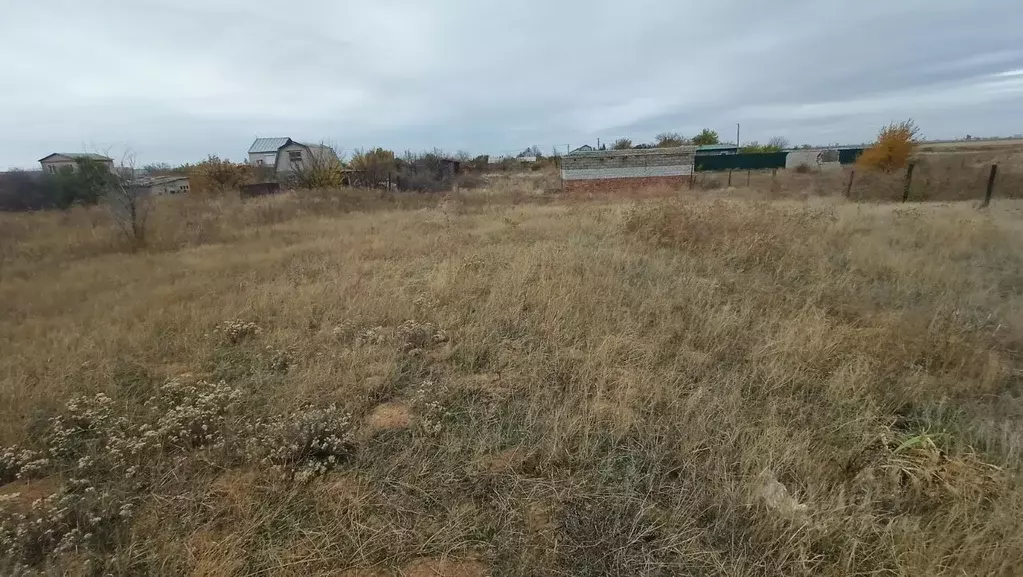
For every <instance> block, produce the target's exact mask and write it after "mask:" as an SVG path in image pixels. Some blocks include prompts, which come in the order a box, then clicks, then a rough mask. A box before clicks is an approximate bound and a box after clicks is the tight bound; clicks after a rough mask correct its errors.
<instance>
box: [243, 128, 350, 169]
mask: <svg viewBox="0 0 1023 577" xmlns="http://www.w3.org/2000/svg"><path fill="white" fill-rule="evenodd" d="M337 161H338V157H337V153H336V152H335V151H334V149H333V148H331V147H329V146H326V145H323V144H308V143H303V142H298V141H295V140H292V139H291V138H288V137H286V136H283V137H274V138H257V139H256V140H255V142H253V143H252V146H250V147H249V164H250V165H252V166H256V167H260V166H266V167H270V168H273V170H274V172H275V173H276V174H277V175H282V174H285V173H294V172H301V171H302V170H303V169H305V168H307V167H310V166H312V165H315V164H323V163H325V162H337Z"/></svg>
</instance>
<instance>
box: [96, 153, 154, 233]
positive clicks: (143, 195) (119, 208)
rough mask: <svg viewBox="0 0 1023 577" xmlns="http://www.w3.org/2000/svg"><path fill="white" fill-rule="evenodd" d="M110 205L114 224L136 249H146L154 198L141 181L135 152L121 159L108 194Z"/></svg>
mask: <svg viewBox="0 0 1023 577" xmlns="http://www.w3.org/2000/svg"><path fill="white" fill-rule="evenodd" d="M107 204H108V205H109V206H110V212H111V214H112V215H113V217H114V223H115V224H116V225H117V227H118V228H119V229H120V230H121V233H122V234H123V235H124V238H125V240H126V241H128V243H129V244H130V245H131V246H132V248H133V249H134V248H141V247H142V246H145V243H146V221H147V220H148V218H149V212H150V209H151V208H152V204H153V199H152V194H151V189H150V188H149V187H148V186H145V182H144V181H142V180H140V179H139V173H138V171H137V170H136V169H135V155H134V153H132V152H127V153H125V155H124V156H123V157H122V158H121V163H120V165H119V166H118V167H117V168H116V170H115V174H114V178H113V179H112V182H111V185H110V187H109V190H108V191H107Z"/></svg>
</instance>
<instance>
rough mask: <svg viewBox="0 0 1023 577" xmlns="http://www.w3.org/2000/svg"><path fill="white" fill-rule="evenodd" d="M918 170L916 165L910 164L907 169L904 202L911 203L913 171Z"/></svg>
mask: <svg viewBox="0 0 1023 577" xmlns="http://www.w3.org/2000/svg"><path fill="white" fill-rule="evenodd" d="M914 168H916V164H915V163H912V162H911V163H909V167H908V168H906V186H905V188H903V189H902V202H908V201H909V187H910V186H911V185H912V184H913V169H914Z"/></svg>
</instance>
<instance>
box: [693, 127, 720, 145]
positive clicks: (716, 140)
mask: <svg viewBox="0 0 1023 577" xmlns="http://www.w3.org/2000/svg"><path fill="white" fill-rule="evenodd" d="M720 143H721V138H720V137H718V133H717V132H715V131H713V130H711V129H709V128H704V129H703V130H701V131H700V133H699V134H697V135H696V136H694V137H693V144H695V145H697V146H705V145H708V144H720Z"/></svg>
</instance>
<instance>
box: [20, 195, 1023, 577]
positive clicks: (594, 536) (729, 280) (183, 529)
mask: <svg viewBox="0 0 1023 577" xmlns="http://www.w3.org/2000/svg"><path fill="white" fill-rule="evenodd" d="M369 195H370V193H365V195H363V194H362V193H358V192H348V193H336V194H331V193H321V194H307V195H301V194H287V195H282V196H280V197H275V198H263V199H259V200H255V201H250V202H247V203H245V204H242V203H241V202H240V201H238V200H233V199H227V198H220V199H212V200H210V199H202V198H171V199H166V201H165V202H161V203H159V204H158V205H157V206H156V207H155V210H154V212H153V214H152V216H151V218H150V223H149V224H150V231H149V237H148V243H149V247H148V248H147V249H146V250H142V251H138V252H134V253H132V252H127V251H125V250H124V249H123V248H122V245H121V243H120V241H119V239H118V238H117V237H116V235H115V233H114V231H113V228H112V226H111V224H110V223H109V221H108V219H107V216H106V215H105V214H104V213H103V212H102V211H101V210H100V209H88V210H87V209H81V210H78V209H76V210H72V211H70V212H68V213H39V214H26V215H8V214H0V255H2V259H3V260H2V261H0V350H2V351H3V354H2V356H0V395H2V398H3V403H0V446H2V447H0V449H2V450H3V456H2V457H0V483H2V484H0V555H2V559H0V574H5V575H7V574H32V573H33V572H38V573H41V574H47V575H106V574H111V575H149V574H151V575H206V576H213V575H303V576H304V575H327V574H329V575H346V576H377V575H381V576H382V575H406V576H416V577H427V576H435V575H447V576H451V577H456V576H457V577H479V576H484V575H573V576H579V575H593V576H596V575H629V576H632V575H683V574H684V575H728V576H733V575H734V576H740V575H741V576H775V575H834V576H839V575H843V576H844V575H892V576H896V575H898V576H928V577H930V576H937V575H949V576H952V575H956V576H961V575H999V576H1002V575H1015V574H1019V572H1020V560H1021V559H1023V487H1021V486H1020V479H1021V477H1020V474H1021V465H1020V457H1021V451H1023V359H1021V354H1020V351H1021V346H1023V308H1021V307H1023V254H1021V253H1020V251H1019V246H1020V244H1021V242H1023V204H1020V202H1019V201H1014V200H998V199H996V202H995V203H994V205H993V206H992V207H991V208H990V209H989V210H987V211H984V212H979V211H977V210H974V209H973V208H972V206H971V204H970V203H967V202H960V203H947V204H936V203H935V204H915V205H891V204H888V205H886V204H852V203H847V202H845V201H843V200H839V199H835V198H813V197H811V198H809V199H808V200H800V201H795V200H784V199H782V200H771V201H761V200H755V199H747V200H722V199H713V198H707V196H709V195H708V194H706V193H694V194H692V195H689V194H688V193H685V196H682V197H679V196H677V195H675V196H674V197H672V198H661V199H639V200H617V201H616V200H613V199H606V198H605V199H599V201H595V200H585V199H559V200H555V201H545V202H540V201H539V200H538V199H537V195H535V194H532V193H528V192H517V193H509V192H493V193H489V194H488V193H486V192H474V193H471V194H464V195H458V194H456V195H449V196H448V197H445V198H444V199H435V198H433V197H427V196H400V197H392V196H389V197H386V198H375V197H374V198H369ZM4 447H7V448H6V449H4Z"/></svg>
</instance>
